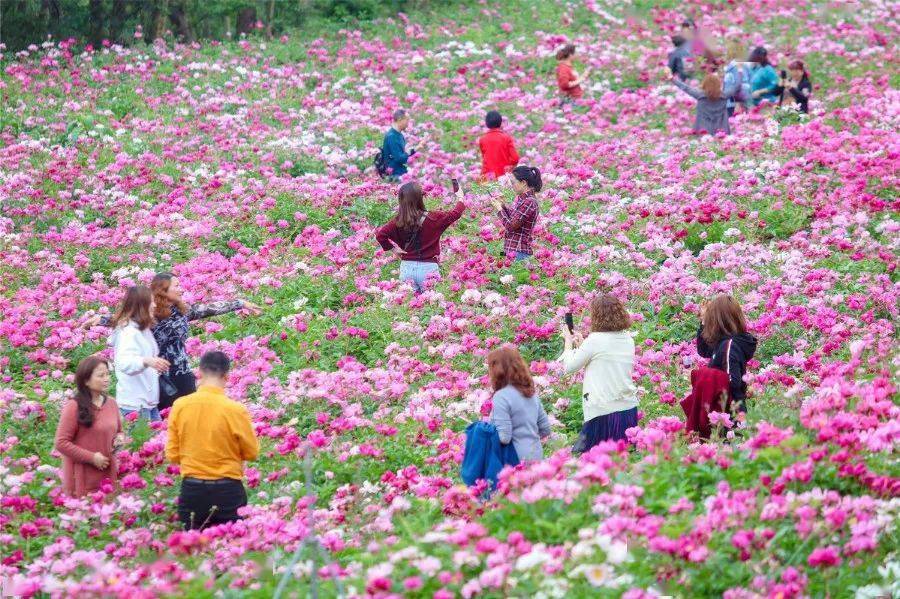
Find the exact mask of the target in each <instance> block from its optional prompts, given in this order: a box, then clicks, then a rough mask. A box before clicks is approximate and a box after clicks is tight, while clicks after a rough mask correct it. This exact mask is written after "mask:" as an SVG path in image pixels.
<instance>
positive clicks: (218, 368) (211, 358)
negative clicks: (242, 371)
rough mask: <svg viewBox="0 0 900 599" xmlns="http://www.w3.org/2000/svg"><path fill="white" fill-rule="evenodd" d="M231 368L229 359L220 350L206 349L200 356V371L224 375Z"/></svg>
mask: <svg viewBox="0 0 900 599" xmlns="http://www.w3.org/2000/svg"><path fill="white" fill-rule="evenodd" d="M229 370H231V360H229V359H228V356H226V355H225V354H224V353H222V352H220V351H208V352H206V353H205V354H203V355H202V356H200V371H201V372H205V373H206V374H211V375H213V376H225V375H226V374H228V371H229Z"/></svg>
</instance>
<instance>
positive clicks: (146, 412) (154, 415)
mask: <svg viewBox="0 0 900 599" xmlns="http://www.w3.org/2000/svg"><path fill="white" fill-rule="evenodd" d="M135 412H138V418H146V419H147V420H149V421H150V422H159V421H160V420H162V417H161V416H160V415H159V408H141V409H140V410H129V409H128V408H119V413H120V414H122V419H125V418H127V417H128V415H129V414H134V413H135Z"/></svg>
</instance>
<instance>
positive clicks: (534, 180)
mask: <svg viewBox="0 0 900 599" xmlns="http://www.w3.org/2000/svg"><path fill="white" fill-rule="evenodd" d="M510 179H511V182H512V188H513V191H514V192H515V193H516V199H515V201H514V202H513V205H512V207H511V208H507V207H506V206H504V205H503V203H502V202H500V200H494V202H493V206H494V208H495V209H496V210H497V213H498V216H499V217H500V225H501V226H502V227H503V231H504V236H503V252H504V254H505V255H506V256H507V257H513V258H514V259H515V260H516V261H519V260H527V259H528V258H530V257H531V255H532V254H533V253H534V249H533V247H532V238H533V234H534V226H535V223H537V217H538V203H537V198H536V197H535V194H536V193H537V192H539V191H540V190H541V187H542V186H543V184H542V183H541V171H539V170H538V169H536V168H535V167H533V166H517V167H516V168H514V169H513V170H512V177H511V178H510Z"/></svg>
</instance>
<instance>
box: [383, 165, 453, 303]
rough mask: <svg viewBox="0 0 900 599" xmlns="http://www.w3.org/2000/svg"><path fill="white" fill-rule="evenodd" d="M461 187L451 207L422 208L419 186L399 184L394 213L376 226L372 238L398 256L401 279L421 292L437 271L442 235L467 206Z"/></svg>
mask: <svg viewBox="0 0 900 599" xmlns="http://www.w3.org/2000/svg"><path fill="white" fill-rule="evenodd" d="M462 197H463V193H462V189H460V190H459V191H457V192H456V199H457V202H456V206H454V207H453V210H449V211H446V212H444V211H441V210H432V211H427V210H425V202H424V201H423V200H424V194H423V193H422V186H421V185H419V184H418V183H413V182H409V183H404V184H403V186H401V187H400V193H399V199H400V205H399V206H398V207H397V214H396V215H395V216H394V218H392V219H391V220H390V222H388V223H387V224H386V225H384V226H383V227H381V228H380V229H378V231H377V232H376V233H375V239H377V240H378V243H379V244H381V247H382V248H383V249H384V250H389V251H393V252H394V254H396V255H397V256H399V258H400V280H401V281H410V282H412V284H413V286H414V287H415V288H416V293H421V292H422V290H423V289H424V288H425V280H426V279H427V278H428V276H429V275H431V274H439V272H440V271H439V270H438V259H439V257H440V254H441V243H440V242H441V235H442V234H443V233H444V231H445V230H446V229H447V227H449V226H450V225H452V224H453V223H455V222H456V221H457V220H459V217H460V216H462V213H463V211H464V210H465V209H466V205H465V204H463V202H462Z"/></svg>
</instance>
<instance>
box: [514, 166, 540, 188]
mask: <svg viewBox="0 0 900 599" xmlns="http://www.w3.org/2000/svg"><path fill="white" fill-rule="evenodd" d="M512 175H513V177H515V178H516V180H517V181H524V182H525V184H526V185H528V187H529V188H530V189H531V191H533V192H535V193H536V192H538V191H540V190H541V187H543V183H542V182H541V171H539V170H538V169H537V167H534V166H517V167H516V168H514V169H513V171H512Z"/></svg>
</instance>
